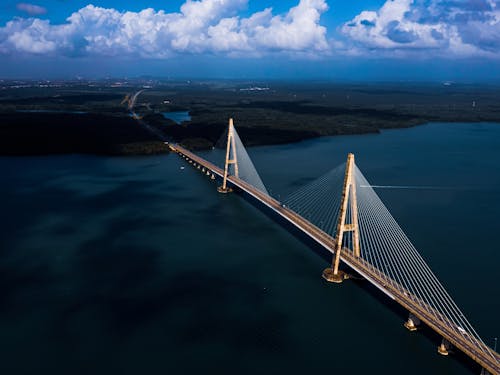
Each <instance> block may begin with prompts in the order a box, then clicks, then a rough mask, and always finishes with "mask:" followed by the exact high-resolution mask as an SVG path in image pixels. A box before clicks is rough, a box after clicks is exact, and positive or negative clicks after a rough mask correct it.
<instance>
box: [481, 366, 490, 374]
mask: <svg viewBox="0 0 500 375" xmlns="http://www.w3.org/2000/svg"><path fill="white" fill-rule="evenodd" d="M481 375H492V374H491V372H489V371H488V370H486V369H485V368H484V367H483V368H482V369H481Z"/></svg>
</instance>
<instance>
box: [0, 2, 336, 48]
mask: <svg viewBox="0 0 500 375" xmlns="http://www.w3.org/2000/svg"><path fill="white" fill-rule="evenodd" d="M247 2H248V0H200V1H192V0H187V1H186V2H185V3H184V4H183V5H182V6H181V8H180V12H176V13H165V12H164V11H162V10H160V11H155V10H153V9H144V10H142V11H140V12H120V11H117V10H115V9H106V8H101V7H96V6H93V5H88V6H86V7H84V8H82V9H80V10H79V11H77V12H75V13H73V14H72V15H71V16H70V17H68V18H67V20H66V22H65V23H63V24H60V25H52V24H51V23H50V22H49V21H46V20H40V19H37V18H29V19H22V18H15V19H13V20H11V21H9V22H7V24H6V25H5V26H4V27H0V53H4V54H9V53H13V51H15V52H18V53H29V54H63V55H69V56H71V55H101V56H102V55H104V56H123V55H131V56H141V57H152V58H163V57H169V56H172V55H175V54H181V53H192V54H196V53H215V54H221V53H222V54H236V55H261V54H267V53H273V52H285V53H302V54H319V53H325V52H328V51H329V49H330V48H329V45H328V42H327V40H326V31H327V30H326V28H325V27H324V26H321V24H320V17H321V14H322V13H324V12H325V11H326V10H327V9H328V6H327V4H326V2H325V0H300V2H299V4H298V5H297V6H295V7H293V8H291V9H290V10H289V11H288V12H287V13H286V14H284V15H273V12H272V9H265V10H264V11H261V12H257V13H254V14H253V15H251V16H250V17H248V18H242V17H240V16H238V12H239V11H242V10H244V9H245V8H246V6H247Z"/></svg>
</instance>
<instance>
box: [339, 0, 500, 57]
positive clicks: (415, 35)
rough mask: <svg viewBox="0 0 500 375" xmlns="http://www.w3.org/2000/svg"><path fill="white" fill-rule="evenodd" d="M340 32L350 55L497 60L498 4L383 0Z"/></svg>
mask: <svg viewBox="0 0 500 375" xmlns="http://www.w3.org/2000/svg"><path fill="white" fill-rule="evenodd" d="M341 32H342V33H343V34H344V36H345V37H347V39H348V40H349V42H350V46H349V48H350V52H351V53H356V54H363V53H367V52H370V51H371V52H377V53H386V54H390V53H395V54H403V55H407V54H411V53H415V52H421V51H425V52H426V53H427V54H432V55H441V56H467V57H468V56H481V57H483V56H492V57H494V56H496V57H499V56H500V2H499V1H498V0H387V1H386V3H385V4H384V5H383V6H382V7H381V8H380V9H379V10H378V11H364V12H361V13H360V14H358V15H357V16H356V17H354V18H353V19H352V20H351V21H349V22H347V23H345V24H344V25H343V26H342V28H341Z"/></svg>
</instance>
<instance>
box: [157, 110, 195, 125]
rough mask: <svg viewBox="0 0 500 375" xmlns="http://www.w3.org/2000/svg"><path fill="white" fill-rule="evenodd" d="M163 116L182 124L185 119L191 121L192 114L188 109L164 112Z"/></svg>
mask: <svg viewBox="0 0 500 375" xmlns="http://www.w3.org/2000/svg"><path fill="white" fill-rule="evenodd" d="M162 115H163V117H165V118H166V119H169V120H172V121H174V122H175V123H176V124H181V123H183V122H184V121H191V116H190V115H189V112H188V111H178V112H162Z"/></svg>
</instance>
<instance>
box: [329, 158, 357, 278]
mask: <svg viewBox="0 0 500 375" xmlns="http://www.w3.org/2000/svg"><path fill="white" fill-rule="evenodd" d="M354 168H355V163H354V154H351V153H350V154H348V155H347V163H346V170H345V176H344V185H343V187H342V201H341V203H340V212H339V217H338V221H337V235H336V237H335V253H334V255H333V259H332V266H331V267H328V268H327V269H325V270H324V271H323V278H324V279H325V280H327V281H329V282H333V283H341V282H342V281H344V279H346V278H347V275H346V274H345V272H344V271H342V270H340V269H339V265H340V252H341V250H342V245H343V242H344V233H347V232H352V247H353V248H352V249H351V250H352V251H353V253H354V255H355V256H356V257H359V256H360V255H361V250H360V246H359V224H358V202H357V197H356V179H355V175H354ZM349 205H350V209H351V210H350V213H351V223H346V218H347V209H348V206H349Z"/></svg>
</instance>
